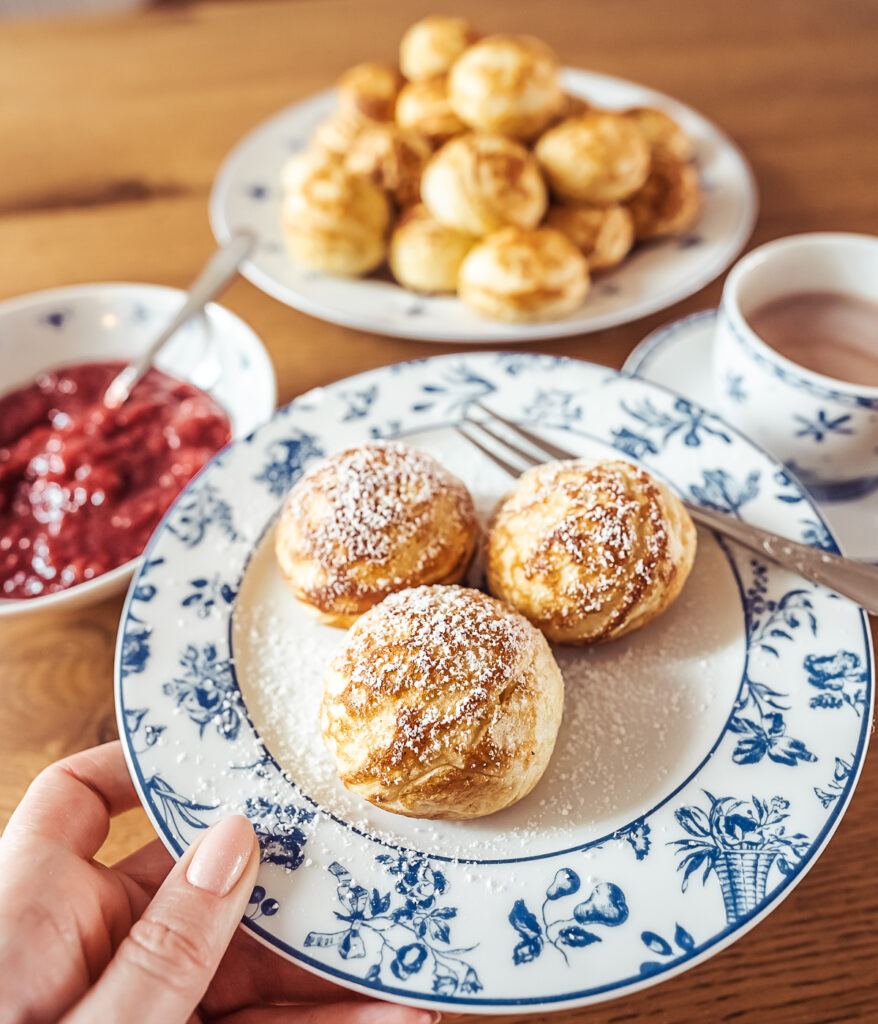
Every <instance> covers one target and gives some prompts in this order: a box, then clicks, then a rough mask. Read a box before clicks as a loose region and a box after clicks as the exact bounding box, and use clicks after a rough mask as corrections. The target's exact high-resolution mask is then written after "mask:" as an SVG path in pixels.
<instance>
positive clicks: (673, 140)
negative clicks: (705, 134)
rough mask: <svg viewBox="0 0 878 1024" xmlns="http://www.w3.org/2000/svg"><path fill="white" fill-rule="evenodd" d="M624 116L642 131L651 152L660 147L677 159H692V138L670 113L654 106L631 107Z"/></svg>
mask: <svg viewBox="0 0 878 1024" xmlns="http://www.w3.org/2000/svg"><path fill="white" fill-rule="evenodd" d="M624 116H625V117H627V118H628V119H629V120H630V121H633V122H634V124H636V125H637V127H638V128H639V129H640V130H641V132H643V135H644V137H645V138H646V141H647V142H648V143H649V145H650V147H651V148H652V150H653V152H654V151H655V150H657V149H661V150H664V151H665V152H666V153H667V154H668V155H669V156H672V157H675V158H676V159H677V160H683V161H685V160H691V159H692V140H691V139H690V138H689V136H688V135H687V134H686V133H685V132H684V131H683V129H682V128H681V127H680V126H679V125H678V124H677V122H676V121H675V120H674V119H673V118H672V117H671V116H670V114H666V113H665V112H664V111H663V110H657V109H656V108H655V107H632V108H631V109H630V110H626V111H625V113H624Z"/></svg>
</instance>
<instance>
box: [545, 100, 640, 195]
mask: <svg viewBox="0 0 878 1024" xmlns="http://www.w3.org/2000/svg"><path fill="white" fill-rule="evenodd" d="M534 153H535V154H536V158H537V160H539V162H540V166H541V167H542V169H543V171H544V173H545V175H546V177H547V178H548V179H549V184H550V185H551V187H552V191H553V192H554V193H555V194H556V195H557V196H558V197H559V198H560V199H561V200H562V201H567V202H582V203H598V204H600V203H615V202H618V201H619V200H621V199H625V198H627V197H628V196H630V195H632V194H633V193H634V192H636V191H637V189H639V188H640V187H641V186H642V185H643V183H644V182H645V181H646V176H647V174H648V173H649V158H650V149H649V144H648V143H647V141H646V139H645V138H644V136H643V133H642V132H641V131H640V130H639V129H638V128H637V126H636V125H635V124H634V123H633V122H632V121H630V120H629V119H628V118H625V117H623V116H622V115H621V114H613V113H608V112H606V111H589V112H588V113H585V114H582V115H581V116H580V117H572V118H569V119H568V120H566V121H562V122H561V124H559V125H556V126H555V127H554V128H550V129H549V130H548V131H547V132H546V133H545V134H544V135H542V136H540V138H539V140H538V141H537V144H536V147H535V149H534Z"/></svg>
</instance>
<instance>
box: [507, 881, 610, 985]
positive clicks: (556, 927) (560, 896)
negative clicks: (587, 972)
mask: <svg viewBox="0 0 878 1024" xmlns="http://www.w3.org/2000/svg"><path fill="white" fill-rule="evenodd" d="M581 885H582V883H581V881H580V878H579V875H578V874H577V873H576V872H575V871H574V870H573V869H572V868H559V870H558V871H556V872H555V877H554V878H553V879H552V882H551V883H550V884H549V886H548V888H547V889H546V897H545V899H544V900H543V904H542V907H541V908H540V917H539V918H537V916H536V915H535V914H534V913H533V912H532V911H531V910H530V909H529V908H528V906H527V904H526V903H525V901H524V900H523V899H518V900H516V901H515V903H514V904H513V905H512V910H511V911H510V912H509V923H510V924H511V925H512V927H513V928H514V929H515V930H516V931H517V932H518V935H519V941H518V944H517V945H516V946H515V948H514V949H513V951H512V960H513V963H515V964H516V965H518V964H527V963H530V962H531V961H532V960H536V958H537V957H538V956H540V954H541V953H542V952H543V950H544V949H545V948H546V944H547V943H548V944H549V945H551V946H553V947H554V948H555V949H556V950H557V951H558V952H559V953H560V954H561V956H562V957H563V958H564V962H565V963H566V964H569V963H570V960H569V958H568V956H567V950H571V949H579V948H581V947H583V946H590V945H592V943H594V942H600V941H601V936H600V935H598V934H597V933H596V932H594V931H592V930H591V929H590V928H586V927H585V925H590V926H591V927H592V928H593V927H597V926H604V927H607V928H615V927H617V926H618V925H620V924H624V923H625V922H626V921H627V920H628V904H627V903H626V902H625V894H624V893H623V892H622V890H621V889H620V888H619V886H618V885H615V884H614V883H613V882H599V883H598V884H597V885H595V886H594V887H593V888H592V890H591V893H590V894H589V895H588V896H587V897H586V899H584V900H579V901H578V902H577V903H576V905H575V906H574V907H573V909H572V911H571V910H570V907H569V903H568V904H567V905H566V906H565V909H564V910H563V911H561V913H560V915H558V913H557V911H556V908H557V907H558V906H560V901H561V900H568V899H569V898H570V897H572V896H576V895H577V894H578V893H579V891H580V888H581Z"/></svg>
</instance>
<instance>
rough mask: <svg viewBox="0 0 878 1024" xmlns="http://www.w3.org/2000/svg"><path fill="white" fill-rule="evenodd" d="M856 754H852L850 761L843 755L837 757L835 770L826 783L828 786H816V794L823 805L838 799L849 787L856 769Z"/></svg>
mask: <svg viewBox="0 0 878 1024" xmlns="http://www.w3.org/2000/svg"><path fill="white" fill-rule="evenodd" d="M855 756H856V755H854V754H851V757H850V760H849V761H848V760H846V759H845V758H843V757H837V758H836V759H835V769H834V770H833V773H832V778H831V779H830V780H829V782H827V783H826V788H825V789H823V788H821V787H820V786H815V787H814V795H815V796H816V797H817V799H818V800H819V801H820V803H821V805H822V806H823V807H829V805H830V804H832V803H834V802H835V801H836V800H838V798H839V797H840V796H841V794H842V793H843V792H844V791H845V789H846V788H847V783H848V779H849V778H850V777H851V775H852V774H853V771H854V759H855Z"/></svg>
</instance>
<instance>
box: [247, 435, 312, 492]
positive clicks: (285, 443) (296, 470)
mask: <svg viewBox="0 0 878 1024" xmlns="http://www.w3.org/2000/svg"><path fill="white" fill-rule="evenodd" d="M324 454H325V453H324V451H323V449H322V448H321V447H320V445H319V444H318V443H317V439H316V438H315V437H313V436H312V435H311V434H306V433H305V432H304V431H302V430H297V431H295V432H294V434H293V435H292V436H291V437H288V438H284V440H282V441H275V442H274V444H272V445H271V446H270V447H269V449H268V462H266V464H265V466H263V468H262V472H261V473H258V474H257V475H256V476H255V477H254V478H253V479H254V480H256V481H257V482H258V483H262V484H265V485H266V486H267V487H268V490H269V492H270V493H271V494H273V495H274V496H275V497H276V498H282V497H283V496H284V495H285V494H286V493H287V491H288V490H289V489H290V488H291V487H292V486H293V484H294V483H295V482H296V481H297V480H298V479H299V477H300V476H301V475H302V473H304V471H305V465H306V464H307V463H308V462H309V461H310V460H311V459H317V458H320V457H321V456H323V455H324Z"/></svg>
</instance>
